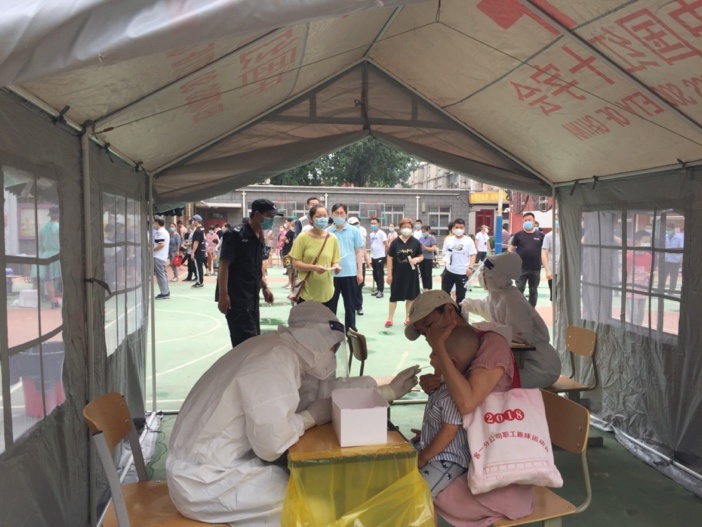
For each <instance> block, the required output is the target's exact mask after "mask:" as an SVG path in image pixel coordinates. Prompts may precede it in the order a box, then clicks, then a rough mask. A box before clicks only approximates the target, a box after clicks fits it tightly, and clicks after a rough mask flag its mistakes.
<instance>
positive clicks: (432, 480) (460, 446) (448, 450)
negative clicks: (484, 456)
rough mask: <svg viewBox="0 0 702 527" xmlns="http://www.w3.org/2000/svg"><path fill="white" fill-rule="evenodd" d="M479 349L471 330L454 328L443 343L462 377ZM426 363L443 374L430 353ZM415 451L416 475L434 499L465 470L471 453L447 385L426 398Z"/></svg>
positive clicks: (459, 415) (461, 420)
mask: <svg viewBox="0 0 702 527" xmlns="http://www.w3.org/2000/svg"><path fill="white" fill-rule="evenodd" d="M439 324H441V320H440V321H439ZM478 346H479V340H478V336H477V334H476V333H475V331H474V330H473V328H471V327H466V328H463V327H458V328H456V329H455V330H454V331H453V332H452V333H451V336H450V337H449V339H448V340H447V341H446V349H447V350H448V352H449V354H450V355H451V358H452V359H453V364H454V365H455V366H456V369H458V371H460V372H461V373H462V374H464V375H465V373H466V371H467V370H468V366H470V363H471V362H472V361H473V358H474V357H475V354H476V353H477V351H478ZM429 360H430V364H431V365H432V366H433V367H434V369H435V371H436V374H437V375H443V372H442V371H441V369H440V367H439V364H438V361H437V360H436V357H435V355H434V352H433V351H432V353H431V355H430V356H429ZM415 432H418V431H417V430H415ZM416 448H417V450H419V458H418V466H419V472H420V473H421V474H422V477H424V479H425V480H426V481H427V483H428V484H429V488H430V489H431V495H432V497H433V498H435V497H436V496H437V495H438V494H439V493H440V492H441V491H442V490H444V489H445V488H446V487H447V486H448V485H449V483H451V482H452V481H453V480H454V479H456V478H457V477H460V476H461V475H462V474H465V472H466V471H467V470H468V463H469V462H470V451H469V450H468V440H467V437H466V433H465V432H464V431H463V417H462V416H461V414H460V412H459V411H458V408H456V405H455V404H454V402H453V400H452V399H451V396H450V395H449V392H448V389H447V388H446V384H443V383H442V384H441V387H440V388H438V389H437V390H435V391H434V392H432V393H431V394H430V395H429V399H428V401H427V405H426V408H425V409H424V418H423V419H422V430H421V438H420V440H419V443H418V444H417V446H416Z"/></svg>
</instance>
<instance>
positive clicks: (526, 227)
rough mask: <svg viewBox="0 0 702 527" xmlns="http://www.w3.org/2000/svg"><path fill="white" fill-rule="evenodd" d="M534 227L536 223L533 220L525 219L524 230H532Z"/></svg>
mask: <svg viewBox="0 0 702 527" xmlns="http://www.w3.org/2000/svg"><path fill="white" fill-rule="evenodd" d="M533 228H534V223H533V222H531V221H525V222H524V230H525V231H530V230H531V229H533Z"/></svg>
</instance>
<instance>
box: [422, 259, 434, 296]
mask: <svg viewBox="0 0 702 527" xmlns="http://www.w3.org/2000/svg"><path fill="white" fill-rule="evenodd" d="M433 267H434V259H433V258H432V259H431V260H427V259H426V258H425V259H424V260H422V261H421V262H419V274H420V275H421V277H422V289H424V290H425V291H431V288H432V283H431V272H432V271H431V270H432V268H433Z"/></svg>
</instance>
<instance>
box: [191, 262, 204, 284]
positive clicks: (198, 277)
mask: <svg viewBox="0 0 702 527" xmlns="http://www.w3.org/2000/svg"><path fill="white" fill-rule="evenodd" d="M206 259H207V257H204V258H195V272H194V274H195V282H197V283H198V284H202V277H203V276H204V275H203V271H204V269H205V260H206Z"/></svg>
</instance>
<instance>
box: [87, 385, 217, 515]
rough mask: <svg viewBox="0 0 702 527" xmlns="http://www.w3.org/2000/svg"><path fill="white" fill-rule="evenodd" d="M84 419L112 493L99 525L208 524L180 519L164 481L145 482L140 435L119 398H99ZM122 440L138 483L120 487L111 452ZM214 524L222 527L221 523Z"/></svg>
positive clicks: (111, 394) (110, 396)
mask: <svg viewBox="0 0 702 527" xmlns="http://www.w3.org/2000/svg"><path fill="white" fill-rule="evenodd" d="M83 417H85V420H86V421H87V423H88V427H89V428H90V431H91V433H92V437H93V442H94V443H95V447H96V448H97V452H98V455H99V457H100V461H101V463H102V467H103V469H104V470H105V475H106V476H107V481H108V483H109V485H110V493H111V494H112V500H111V502H110V505H109V506H108V510H107V511H106V513H105V518H104V521H103V524H102V525H103V526H104V527H129V526H130V525H139V526H140V527H157V526H169V527H202V526H203V525H211V524H205V523H202V522H199V521H195V520H190V519H188V518H185V517H184V516H182V515H181V514H180V513H179V512H178V511H177V510H176V508H175V506H174V505H173V502H172V501H171V498H170V496H169V495H168V486H167V485H166V482H165V481H148V480H147V476H146V466H145V464H144V456H143V455H142V452H141V446H140V445H139V436H138V435H137V432H136V429H135V428H134V423H133V422H132V416H131V415H130V413H129V408H127V403H126V402H125V400H124V397H122V395H120V394H119V393H114V392H113V393H107V394H105V395H103V396H101V397H98V398H97V399H95V400H94V401H92V402H90V403H88V405H87V406H86V407H85V408H84V409H83ZM125 437H126V438H128V439H129V444H130V446H131V449H132V455H133V457H134V466H135V468H136V472H137V476H138V477H139V481H138V482H137V483H130V484H127V485H125V486H124V487H122V484H121V483H120V480H119V474H118V473H117V468H116V467H115V463H114V459H113V457H112V451H113V450H114V448H115V446H117V445H118V444H119V443H121V442H122V440H123V439H124V438H125ZM130 518H131V524H130ZM217 525H221V526H222V527H224V524H217Z"/></svg>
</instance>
